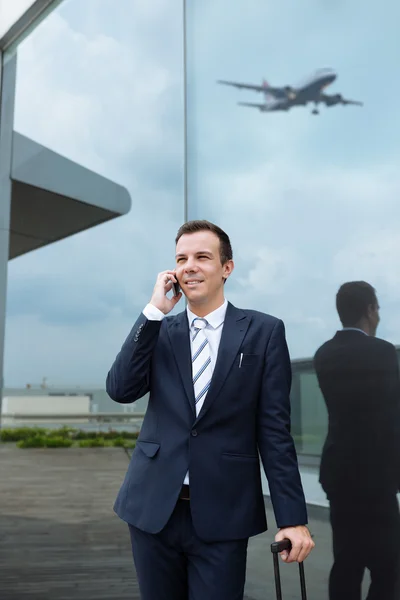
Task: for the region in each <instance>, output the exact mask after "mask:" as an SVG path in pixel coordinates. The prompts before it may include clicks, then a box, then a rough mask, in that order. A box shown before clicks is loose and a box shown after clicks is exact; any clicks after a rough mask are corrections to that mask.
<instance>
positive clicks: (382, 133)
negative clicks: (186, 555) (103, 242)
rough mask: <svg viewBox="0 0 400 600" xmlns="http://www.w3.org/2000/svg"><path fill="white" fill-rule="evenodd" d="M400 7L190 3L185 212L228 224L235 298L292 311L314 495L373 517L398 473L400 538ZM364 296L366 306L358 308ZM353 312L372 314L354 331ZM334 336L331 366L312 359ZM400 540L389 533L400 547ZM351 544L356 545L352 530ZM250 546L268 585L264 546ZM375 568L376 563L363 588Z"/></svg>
mask: <svg viewBox="0 0 400 600" xmlns="http://www.w3.org/2000/svg"><path fill="white" fill-rule="evenodd" d="M361 15H362V18H360V17H361ZM399 17H400V7H399V5H398V3H396V2H395V1H394V0H391V1H390V2H387V3H385V6H384V8H383V7H382V5H381V4H377V3H374V2H367V3H363V4H362V3H360V2H355V3H343V2H339V3H335V4H334V5H332V6H331V5H329V6H328V4H327V3H321V2H316V1H310V2H306V3H304V2H295V1H294V0H284V1H283V2H279V3H271V2H263V1H261V0H254V1H252V2H250V3H247V4H246V8H245V9H244V7H243V6H239V3H234V2H229V1H228V0H213V1H212V2H211V0H210V1H197V2H188V3H187V18H186V26H187V100H188V105H187V115H188V116H187V123H188V138H187V139H188V163H187V169H188V171H187V183H188V214H189V218H191V219H209V220H210V221H213V222H215V223H217V224H218V225H220V226H221V227H222V228H223V229H224V230H225V231H226V232H227V233H228V234H229V235H230V238H231V241H232V246H233V254H234V259H235V270H234V272H233V275H232V276H231V277H230V278H229V281H228V283H227V286H226V295H227V298H228V299H229V300H230V301H231V302H232V303H233V304H234V305H236V306H240V307H243V308H251V309H257V310H260V311H262V312H264V313H269V314H272V315H274V316H276V317H279V318H281V319H282V320H283V321H284V323H285V326H286V337H287V341H288V345H289V350H290V355H291V359H292V364H293V385H292V393H291V404H292V433H293V437H294V439H295V442H296V447H297V451H298V454H299V456H300V470H301V476H302V479H303V484H304V489H305V493H306V497H307V500H308V501H309V503H310V504H312V505H318V506H319V507H320V508H321V507H324V506H327V498H328V497H329V498H332V496H333V495H335V494H336V496H335V498H336V500H337V498H338V497H340V498H341V499H342V504H340V501H339V504H336V508H337V507H339V508H337V510H338V511H339V513H340V514H342V515H345V518H347V519H348V521H347V522H348V524H349V529H351V527H352V524H353V523H354V522H355V521H358V522H360V523H361V525H360V527H362V526H363V524H365V523H366V522H368V523H370V521H371V519H370V516H368V517H367V513H365V515H364V516H365V519H364V520H362V519H361V521H360V519H359V517H355V514H356V513H355V512H354V506H356V505H360V504H363V503H364V501H365V503H366V504H365V505H366V506H367V505H368V506H369V509H370V511H371V514H374V515H375V514H377V509H376V503H375V504H374V502H373V501H372V500H371V498H372V495H373V494H374V493H375V495H376V497H377V496H380V492H379V490H384V492H383V496H384V497H385V502H386V500H387V502H388V503H389V504H390V503H391V504H390V506H391V508H390V509H388V512H390V511H391V512H390V514H391V517H390V518H391V519H392V520H391V527H393V530H395V531H396V532H397V540H399V539H400V532H399V529H398V527H397V525H396V518H397V517H396V508H395V497H396V493H395V490H396V489H398V486H399V483H400V482H399V481H398V473H399V472H400V447H399V444H398V440H399V439H400V437H399V434H398V433H397V434H396V430H397V432H400V412H399V411H400V409H399V402H400V385H399V375H398V370H397V367H396V357H395V349H394V348H393V345H389V344H388V342H389V343H390V344H399V343H400V319H399V311H398V302H399V299H400V281H399V277H398V274H397V273H398V269H397V263H396V259H395V257H397V255H398V250H399V240H400V236H399V229H400V205H399V202H398V197H399V192H400V175H399V169H398V162H399V151H400V141H399V140H400V120H399V119H398V118H397V115H398V112H399V109H398V101H397V99H398V88H399V83H398V78H396V77H393V73H397V71H398V59H397V57H398V55H399V51H400V41H399V36H398V35H397V28H398V26H397V24H398V22H399ZM372 32H373V33H372ZM205 39H206V40H207V42H206V43H205ZM359 280H365V281H366V282H369V283H370V284H371V285H372V286H373V287H374V288H375V289H376V294H377V298H376V297H375V296H374V293H373V291H372V290H371V289H370V288H367V287H365V286H364V287H363V286H361V288H359V287H357V286H355V287H354V286H353V287H352V288H351V290H352V291H351V293H350V292H349V293H350V296H347V295H346V293H347V292H346V289H347V288H345V289H344V291H343V290H342V293H341V295H340V298H342V299H343V303H344V304H341V305H340V306H341V308H340V310H341V313H340V316H341V319H339V314H338V312H337V310H336V306H335V302H336V294H337V292H338V290H339V287H340V286H341V284H343V283H345V282H351V281H359ZM359 289H362V291H361V292H360V294H361V296H360V297H361V298H362V300H357V298H358V296H357V294H358V293H359V292H358V291H359ZM351 294H355V296H356V299H354V297H353V296H351ZM368 294H369V295H368ZM368 298H369V300H368ZM357 302H360V303H361V306H362V309H359V308H358V309H357V311H358V312H357V311H356V312H355V313H354V312H353V313H352V312H351V310H352V309H351V306H353V304H354V303H355V304H356V305H357V306H360V304H357ZM363 303H364V304H363ZM378 304H379V305H380V317H381V320H380V323H379V328H378V330H377V332H376V330H375V325H376V321H377V314H378V307H377V305H378ZM343 306H344V308H343ZM349 307H350V308H349ZM346 310H347V311H350V314H351V317H350V318H346V316H344V315H346ZM360 310H361V312H360ZM343 311H344V312H343ZM355 315H356V316H355ZM343 324H347V325H352V326H354V327H356V329H361V330H362V331H353V330H350V331H344V332H342V331H341V330H342V328H343ZM336 332H338V333H336ZM365 333H367V334H368V337H367V336H366V335H365ZM375 334H376V336H377V337H378V338H382V339H383V340H384V341H381V340H379V339H372V338H375ZM352 336H353V337H352ZM354 336H356V337H355V338H354ZM357 336H359V337H357ZM360 336H361V337H360ZM354 339H355V342H354ZM325 342H328V344H327V345H326V346H324V348H323V350H322V351H321V352H320V353H319V359H320V360H319V361H317V362H316V363H315V364H316V365H317V370H318V379H317V375H316V372H315V365H314V361H313V359H314V356H315V353H316V352H317V350H318V349H319V348H320V347H321V346H322V345H323V344H325ZM357 344H358V346H357ZM250 351H251V350H250ZM320 386H321V388H322V389H320ZM322 392H323V393H322ZM327 406H328V408H329V411H328V410H327ZM328 414H329V437H328V443H327V445H326V448H325V450H324V452H323V453H322V449H323V446H324V443H325V440H326V439H327V434H328ZM379 432H380V433H379ZM383 432H385V433H383ZM396 440H397V441H396ZM321 454H322V455H323V463H324V464H325V466H324V467H323V465H322V464H321V469H320V465H319V462H320V458H321ZM320 473H322V479H323V480H324V483H323V487H321V485H320V484H319V478H320ZM396 473H397V475H396ZM396 477H397V481H396ZM344 481H346V482H347V484H346V485H344V484H343V482H344ZM332 482H333V483H332ZM337 482H340V484H339V483H337ZM264 486H265V487H264V490H265V491H266V492H267V493H269V489H268V487H267V484H266V482H265V481H264ZM378 492H379V493H378ZM340 494H341V495H340ZM346 494H347V495H346ZM345 495H346V498H347V499H348V504H347V505H346V506H345V508H343V502H344V501H343V498H344V497H345ZM350 497H352V498H353V500H352V501H350V500H349V498H350ZM354 498H358V500H354ZM360 498H362V500H360ZM388 498H390V500H388ZM353 501H354V504H353V505H352V502H353ZM352 508H353V513H352V514H353V517H354V518H353V517H351V516H350V517H349V516H348V515H349V514H350V513H351V510H352ZM342 509H343V512H340V511H341V510H342ZM346 511H347V512H346ZM383 512H384V511H383V509H382V510H381V514H382V513H383ZM312 514H314V513H312ZM323 514H324V515H325V517H324V518H325V519H326V518H328V517H327V516H326V514H325V513H323ZM363 514H364V513H363ZM346 515H347V516H346ZM328 516H329V515H328ZM379 518H380V517H379V515H378V516H377V522H378V521H379ZM379 522H381V521H379ZM342 523H343V521H342ZM350 524H351V525H350ZM312 527H313V528H315V531H318V535H319V541H318V542H317V543H319V545H320V554H319V555H318V559H315V558H314V559H313V561H312V562H311V566H310V567H309V569H312V570H309V581H310V586H311V591H310V595H312V596H314V595H315V597H321V598H322V597H327V582H328V574H329V567H330V564H331V556H330V546H328V539H329V537H328V536H329V534H330V531H329V528H328V526H327V524H326V522H325V525H324V524H323V522H321V521H319V520H312ZM343 531H346V527H345V526H344V529H343ZM357 531H358V532H359V533H360V538H362V539H364V537H363V536H364V533H363V532H362V531H361V530H360V529H357ZM375 533H376V536H377V537H379V536H380V532H379V531H378V530H375ZM338 535H339V534H338ZM379 539H381V538H379ZM393 539H394V538H393V537H392V538H391V540H387V543H388V544H389V545H390V547H391V548H393V551H394V554H396V552H398V548H399V543H398V541H397V546H396V545H395V544H394V542H393ZM322 540H326V544H325V546H324V544H323V541H322ZM257 543H258V542H257ZM329 543H330V542H329ZM339 543H341V544H344V547H343V548H342V550H343V552H344V553H346V552H347V547H346V544H347V543H348V540H344V541H343V537H342V538H341V541H340V542H339ZM254 544H255V542H254ZM366 546H368V543H366ZM251 547H252V548H255V546H251ZM257 548H258V551H259V552H261V548H262V542H261V541H260V542H259V543H258V546H257ZM251 556H252V559H251V560H250V567H249V568H250V569H251V573H252V577H253V579H252V583H253V584H254V581H255V580H256V578H257V573H258V571H257V568H256V564H258V563H256V562H252V560H254V561H256V558H255V556H256V551H255V550H254V553H253V554H252V555H251ZM263 556H264V555H263ZM364 558H365V557H364ZM320 559H321V560H320ZM363 560H364V559H363ZM317 561H319V564H320V565H321V563H322V562H324V564H323V567H321V569H320V570H319V569H318V567H317V566H316V562H317ZM349 561H350V562H353V563H354V561H353V558H352V556H351V555H350V554H349ZM378 562H379V561H378ZM376 564H377V563H376ZM338 569H339V570H340V566H339V567H338ZM392 573H393V569H392ZM262 576H263V574H262V573H261V571H260V580H259V582H258V583H259V586H260V587H257V586H255V587H254V586H252V587H248V594H249V596H251V597H253V595H254V597H257V598H258V596H257V593H258V592H260V593H259V596H260V597H262V593H261V588H262V586H263V585H264V586H265V587H263V588H262V589H263V593H264V597H266V596H267V595H268V593H267V591H269V592H270V593H271V597H272V595H273V590H272V589H271V590H270V589H269V588H268V590H267V586H266V584H265V582H264V584H262ZM254 578H255V579H254ZM358 581H359V582H360V581H361V579H360V577H359V579H358ZM391 581H392V582H393V577H392V579H391ZM316 582H320V583H321V587H319V588H318V584H317V583H316ZM322 582H325V583H324V584H322ZM368 584H369V578H368V577H366V578H365V580H364V584H363V585H364V586H365V590H364V596H366V595H367V593H366V589H367V587H368ZM254 585H255V584H254ZM360 585H361V584H360ZM385 585H386V584H385ZM385 589H387V588H385ZM347 592H348V590H346V589H344V588H342V592H341V594H340V593H339V594H338V595H337V596H332V597H335V598H336V597H343V596H345V595H346V593H347ZM292 593H293V597H294V596H295V593H294V591H293V592H292ZM380 593H382V592H380ZM371 594H372V595H373V593H372V592H371ZM355 595H357V594H355ZM389 595H390V594H389ZM390 597H392V596H391V595H390Z"/></svg>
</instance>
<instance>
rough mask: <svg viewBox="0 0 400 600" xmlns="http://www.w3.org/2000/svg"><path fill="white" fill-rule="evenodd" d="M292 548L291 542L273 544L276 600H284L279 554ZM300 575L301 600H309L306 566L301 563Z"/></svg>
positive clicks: (284, 541)
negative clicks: (305, 573)
mask: <svg viewBox="0 0 400 600" xmlns="http://www.w3.org/2000/svg"><path fill="white" fill-rule="evenodd" d="M291 547H292V545H291V543H290V540H283V541H282V542H274V543H273V544H271V552H272V556H273V558H274V575H275V589H276V600H282V589H281V576H280V572H279V556H278V555H279V553H280V552H282V551H283V550H290V549H291ZM299 573H300V588H301V600H307V590H306V579H305V576H304V565H303V563H299Z"/></svg>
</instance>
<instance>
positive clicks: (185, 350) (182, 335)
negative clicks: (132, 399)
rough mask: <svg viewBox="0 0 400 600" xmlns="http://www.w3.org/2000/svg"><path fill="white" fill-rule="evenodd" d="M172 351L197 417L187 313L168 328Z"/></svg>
mask: <svg viewBox="0 0 400 600" xmlns="http://www.w3.org/2000/svg"><path fill="white" fill-rule="evenodd" d="M168 335H169V338H170V342H171V346H172V351H173V354H174V356H175V360H176V364H177V367H178V369H179V373H180V375H181V378H182V383H183V387H184V389H185V392H186V396H187V398H188V401H189V404H190V408H191V410H192V412H193V415H194V416H196V411H195V401H194V389H193V382H192V353H191V349H190V332H189V323H188V319H187V313H186V311H184V312H181V313H179V315H177V316H176V319H174V320H173V321H171V323H170V324H169V327H168Z"/></svg>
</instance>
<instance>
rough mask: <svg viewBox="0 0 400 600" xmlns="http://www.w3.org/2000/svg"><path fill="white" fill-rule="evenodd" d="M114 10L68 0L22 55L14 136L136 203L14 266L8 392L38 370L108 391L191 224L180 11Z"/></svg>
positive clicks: (127, 6) (161, 5) (165, 7)
mask: <svg viewBox="0 0 400 600" xmlns="http://www.w3.org/2000/svg"><path fill="white" fill-rule="evenodd" d="M119 9H120V10H119V11H117V13H115V10H114V7H113V5H112V3H110V4H107V3H103V5H102V9H101V10H100V11H99V10H98V4H96V3H93V2H87V3H86V4H85V10H84V11H82V10H81V9H80V8H79V7H78V8H76V5H74V4H73V3H66V4H65V5H61V6H60V7H59V8H58V9H57V10H56V11H55V12H54V13H53V14H52V15H51V16H50V17H48V18H47V19H46V20H45V21H44V22H43V23H42V24H41V25H40V26H39V27H38V28H37V29H36V30H35V32H34V33H33V34H31V35H30V36H29V37H28V38H27V39H26V40H25V41H24V42H23V44H21V47H20V49H19V54H18V72H17V99H16V113H15V129H16V130H17V131H20V132H21V133H23V134H24V135H28V136H30V137H32V138H33V139H34V140H36V141H38V142H39V143H41V144H44V145H46V146H48V147H50V148H51V149H52V150H54V151H56V152H59V153H60V154H62V155H64V156H66V157H68V158H70V159H72V160H75V161H77V162H79V163H81V164H83V165H84V166H86V167H88V168H91V169H93V170H95V171H97V172H99V173H101V174H102V175H105V176H107V177H110V178H112V179H114V180H115V181H117V182H118V183H121V184H122V185H125V186H126V187H127V188H128V189H129V191H130V193H131V196H132V204H133V206H132V210H131V213H130V214H129V215H128V216H126V217H123V218H120V219H116V220H114V221H113V222H110V223H106V224H103V225H101V226H98V227H95V228H93V229H92V230H90V231H86V232H84V233H82V234H78V235H76V236H73V237H71V238H68V239H66V240H63V241H61V242H57V243H55V244H52V245H51V246H49V247H47V248H42V249H40V250H37V251H35V252H32V253H30V254H28V255H26V256H23V257H20V258H18V259H16V260H13V261H11V262H10V265H9V287H8V310H7V335H6V361H5V380H6V383H7V384H8V385H9V384H10V383H14V384H16V383H18V382H21V381H22V382H25V381H26V380H31V379H32V378H33V375H32V370H34V371H35V372H38V371H39V372H40V373H42V372H43V370H45V371H46V374H47V375H48V377H49V381H53V382H58V381H61V380H62V381H63V382H65V381H66V379H67V380H68V381H70V383H77V382H78V383H79V382H81V381H82V382H84V383H88V382H89V383H91V382H95V381H96V380H97V381H98V382H103V381H104V373H105V368H106V366H107V368H109V366H110V364H109V363H110V361H111V360H112V359H113V358H114V356H115V353H116V352H117V350H118V347H119V346H120V345H121V343H122V342H123V340H124V339H125V336H126V335H127V333H128V332H129V330H130V328H131V327H132V325H133V323H134V321H135V320H136V318H137V316H138V314H139V312H140V310H141V309H142V308H143V307H144V306H145V304H146V303H147V302H148V300H149V298H150V295H151V291H152V289H153V285H154V281H155V278H156V275H157V273H158V272H159V271H161V270H163V269H166V268H171V267H172V265H173V264H174V238H175V234H176V231H177V229H178V227H179V225H180V224H181V222H182V220H183V122H182V120H181V119H180V118H179V115H180V114H182V110H183V74H182V73H181V69H180V67H181V63H182V61H181V52H182V46H181V42H180V40H179V39H178V35H177V34H178V33H179V27H180V25H181V23H182V14H181V8H179V9H175V10H174V11H172V10H171V7H170V6H169V4H168V3H167V2H166V1H161V0H158V1H156V2H154V4H152V7H148V6H147V3H145V2H138V1H135V2H130V1H125V3H124V2H120V3H119ZM151 39H153V40H154V39H156V40H157V43H156V44H155V45H156V46H158V48H154V44H153V45H152V44H151V43H150V40H151ZM167 40H168V43H167ZM171 40H172V41H171ZM168 257H169V258H168ZM111 323H113V325H111ZM33 340H35V342H33ZM110 349H111V350H110ZM33 354H34V356H33ZM41 365H44V366H45V367H46V368H45V369H44V367H43V368H42V367H41ZM91 373H93V376H92V375H91ZM95 374H96V375H95ZM40 377H41V375H40ZM40 377H39V378H40Z"/></svg>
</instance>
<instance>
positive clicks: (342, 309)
mask: <svg viewBox="0 0 400 600" xmlns="http://www.w3.org/2000/svg"><path fill="white" fill-rule="evenodd" d="M377 304H378V300H377V297H376V291H375V289H374V288H373V287H372V285H370V284H369V283H367V282H366V281H349V282H348V283H344V284H343V285H342V286H341V287H340V288H339V291H338V293H337V295H336V308H337V311H338V314H339V319H340V320H341V322H342V325H343V327H355V326H356V325H357V324H358V323H359V322H360V320H361V319H362V318H363V317H366V316H367V314H368V307H369V306H376V305H377Z"/></svg>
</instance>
